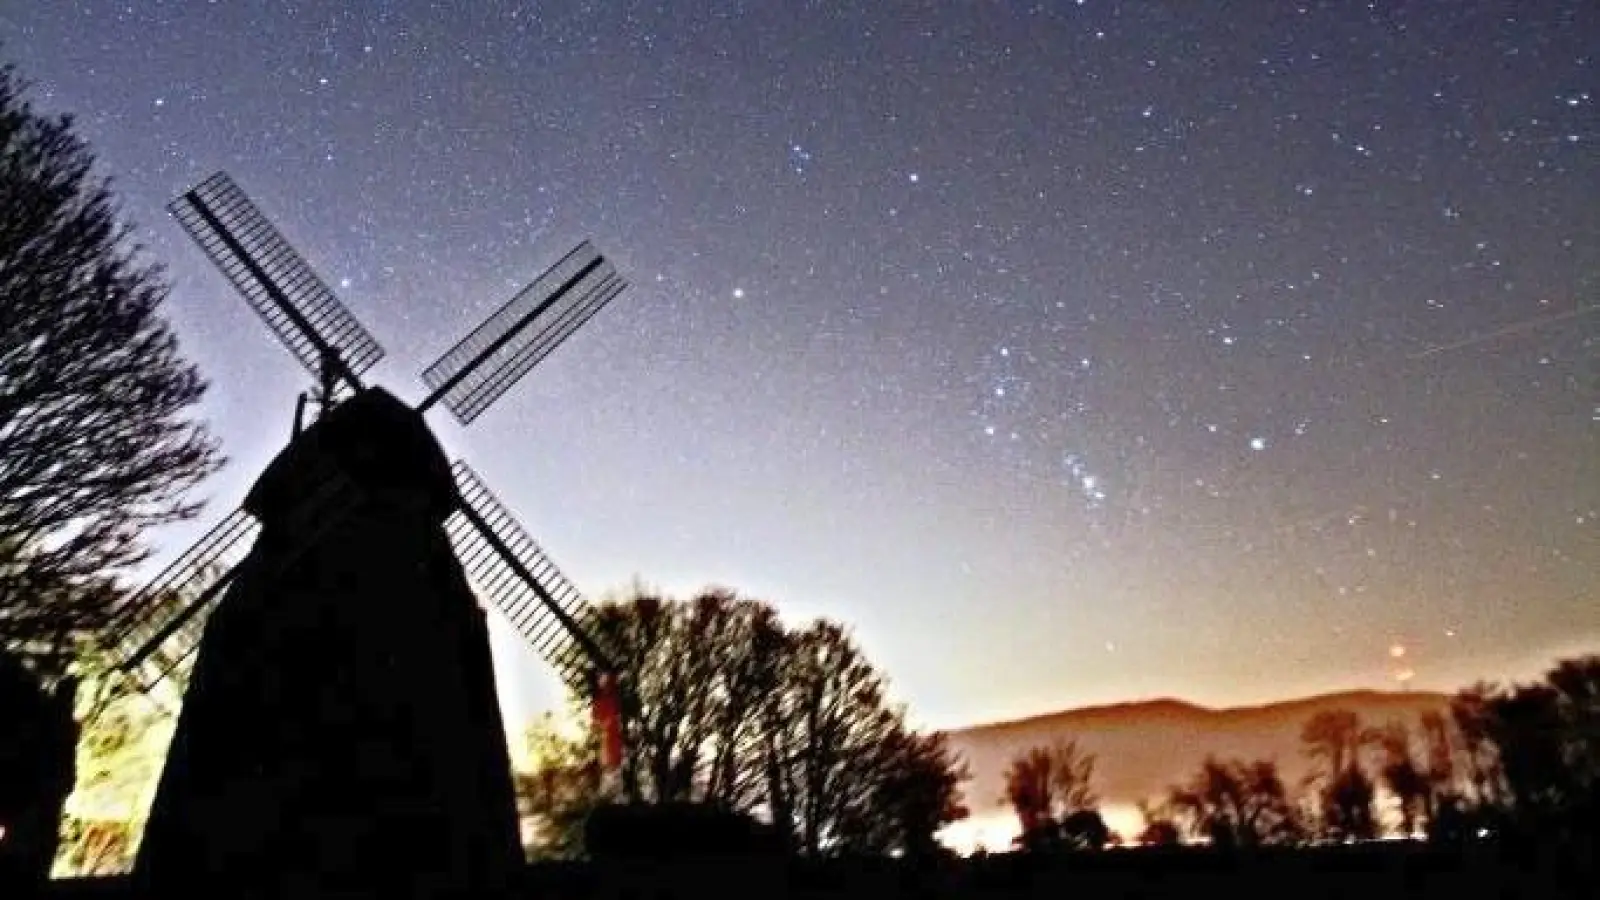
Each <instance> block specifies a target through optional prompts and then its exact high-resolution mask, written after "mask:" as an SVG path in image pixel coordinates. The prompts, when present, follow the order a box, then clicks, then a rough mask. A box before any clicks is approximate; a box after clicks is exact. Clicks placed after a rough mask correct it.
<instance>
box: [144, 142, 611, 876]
mask: <svg viewBox="0 0 1600 900" xmlns="http://www.w3.org/2000/svg"><path fill="white" fill-rule="evenodd" d="M169 208H170V209H171V211H172V212H173V214H174V215H175V216H176V218H177V219H178V221H179V223H180V224H181V225H182V226H183V227H184V229H185V230H186V231H187V232H188V233H189V234H190V236H191V237H193V238H194V239H195V240H196V241H197V242H198V243H199V244H200V246H201V248H202V249H203V250H204V251H205V253H206V255H207V256H209V257H210V258H211V260H212V261H213V262H214V263H216V264H217V266H218V267H219V268H220V269H221V270H222V271H223V273H224V274H225V275H227V277H228V279H229V280H230V281H231V282H232V283H233V285H234V286H235V287H236V288H237V289H238V290H239V292H240V293H241V294H242V295H243V296H244V298H245V300H246V302H248V303H249V305H250V306H251V308H252V309H254V310H255V312H256V313H257V314H258V315H259V316H260V317H261V318H262V319H263V320H264V321H265V322H266V324H267V325H268V327H270V328H271V329H272V331H273V332H274V333H275V334H276V335H277V336H278V338H279V339H280V340H281V341H282V342H283V343H284V344H285V345H286V346H287V347H288V349H289V351H290V352H291V353H292V354H293V355H294V356H295V358H296V359H298V360H299V361H300V362H301V364H302V365H304V366H305V367H306V368H307V369H309V370H310V371H311V373H312V374H313V375H314V376H315V377H316V379H317V386H316V388H315V391H314V393H313V394H311V395H310V396H309V397H308V396H307V395H305V394H302V395H301V397H300V400H299V402H298V403H297V407H296V411H295V423H294V429H293V437H292V439H291V441H290V442H289V444H288V446H286V447H285V448H284V449H283V450H282V451H281V452H280V453H279V454H278V455H277V457H276V458H274V459H273V461H272V462H271V463H270V464H269V465H268V466H267V468H266V469H265V471H263V473H262V474H261V475H260V477H259V478H258V480H257V481H256V483H255V485H254V486H253V487H252V488H251V490H250V491H249V493H248V495H247V496H246V498H245V501H244V503H243V504H242V505H241V507H240V508H239V509H238V510H236V511H234V512H233V513H232V514H230V515H228V516H227V517H226V518H224V519H223V520H222V522H220V523H219V524H218V525H217V526H215V527H214V528H213V529H212V530H211V531H210V532H208V533H207V534H206V535H205V536H204V537H202V538H201V539H200V540H199V541H198V542H197V543H196V544H195V545H194V546H193V547H191V548H190V549H189V550H188V551H187V552H185V553H184V554H182V555H181V556H180V557H179V558H178V559H177V560H176V561H175V562H174V563H173V564H172V565H171V566H169V567H168V568H167V569H166V570H165V571H164V572H163V573H161V574H160V575H159V576H158V577H157V578H156V579H155V580H154V581H153V582H152V583H151V584H150V585H149V586H148V587H147V588H146V589H145V590H143V591H141V592H140V593H139V594H138V595H136V596H135V597H134V598H133V599H132V600H131V601H130V602H129V604H128V606H127V611H126V613H125V614H124V615H122V616H121V617H120V618H119V622H118V626H117V628H116V629H115V630H114V633H113V641H112V642H113V645H114V650H113V655H114V658H115V659H116V661H117V666H118V670H119V671H120V672H121V673H122V674H123V676H124V677H125V679H126V682H125V684H126V685H127V686H128V687H129V688H131V689H135V690H142V691H150V690H151V689H152V688H153V687H155V686H156V685H158V684H160V683H161V682H162V681H163V680H164V679H167V678H168V676H170V675H172V674H173V673H174V672H178V671H181V670H186V669H187V670H190V671H189V678H188V679H187V682H188V687H187V689H186V692H185V695H184V703H183V709H182V713H181V715H180V718H179V721H178V727H177V731H176V734H175V737H174V739H173V744H172V749H171V751H170V752H169V754H168V757H167V762H166V765H165V767H164V769H163V772H162V776H161V783H160V786H159V787H158V790H157V795H156V798H155V802H154V803H153V805H152V808H151V814H150V820H149V824H148V826H147V828H146V835H145V840H144V844H143V845H142V846H141V848H140V851H139V858H138V861H137V862H136V866H135V868H136V875H138V877H139V878H140V879H141V880H142V882H143V883H144V885H145V887H147V888H148V889H150V890H152V891H156V892H160V893H164V892H166V891H169V890H175V889H180V888H181V889H194V888H198V889H201V890H207V889H209V890H212V891H225V892H227V893H232V894H237V893H238V892H239V891H240V890H241V889H242V888H243V886H244V885H254V886H256V888H257V889H258V890H259V895H261V896H275V895H288V894H293V895H294V896H315V895H318V894H322V893H328V892H338V891H356V892H358V893H372V892H379V893H384V894H385V895H389V894H393V895H396V896H434V895H443V894H445V893H448V894H454V893H456V892H462V893H472V892H474V891H493V890H496V889H498V887H500V886H503V885H504V884H505V883H506V880H507V879H508V878H509V877H510V873H511V872H512V870H513V869H514V868H515V867H516V866H517V865H519V864H520V860H521V851H520V847H519V845H518V841H517V827H516V818H515V806H514V803H515V801H514V797H513V794H512V790H511V783H510V772H509V768H510V766H509V758H508V755H507V752H506V747H505V737H504V730H503V723H502V722H501V719H500V713H499V708H498V704H497V700H496V696H495V688H494V681H493V673H492V669H491V664H490V656H489V647H488V632H487V628H486V624H485V620H484V618H483V612H482V610H481V609H480V608H479V607H478V604H477V601H476V599H475V598H474V594H473V592H472V590H471V589H470V588H469V586H468V582H469V581H470V582H472V583H474V584H475V585H476V586H477V592H476V595H477V596H478V597H484V598H487V599H488V600H489V601H490V602H491V603H492V604H494V605H495V606H497V607H499V608H500V610H501V611H502V612H503V613H504V614H505V615H506V617H507V618H508V619H509V620H510V622H511V624H512V626H513V627H514V628H516V629H517V631H518V632H519V633H521V634H522V635H523V636H524V637H525V638H526V639H527V640H528V641H529V643H530V644H531V645H532V646H533V647H534V649H535V650H536V651H537V652H539V653H540V654H541V655H542V656H544V657H545V658H546V659H547V660H548V661H549V662H550V663H551V664H552V665H553V666H554V667H555V668H556V669H557V671H558V673H559V674H560V675H561V677H562V679H563V680H564V681H566V682H567V683H568V684H569V685H572V686H575V687H576V686H579V685H582V684H583V683H584V682H585V681H586V680H588V679H591V678H595V677H597V675H599V676H601V677H603V678H604V679H605V680H606V681H607V682H609V683H613V684H614V676H613V674H612V673H614V668H613V666H612V665H611V663H610V661H609V658H608V656H607V654H606V652H605V651H604V650H603V649H602V648H601V647H600V646H599V645H598V644H597V643H596V641H595V639H594V638H593V637H592V636H591V629H590V628H589V627H588V624H587V621H586V620H587V617H588V616H589V614H590V612H589V607H588V606H587V604H586V603H585V601H584V600H583V597H582V596H581V594H580V593H579V592H578V590H577V589H576V588H575V587H574V586H573V585H572V583H571V582H570V581H568V580H567V579H566V577H565V576H563V575H562V574H561V572H560V570H559V569H557V568H556V566H555V564H554V563H553V562H551V560H550V559H549V557H548V556H546V555H545V553H544V551H543V550H542V549H540V547H539V546H538V544H537V543H535V542H534V540H533V539H532V538H531V537H529V536H528V534H527V533H526V532H525V531H524V530H523V529H522V527H521V526H520V525H519V524H518V523H517V521H516V519H515V518H514V517H513V516H512V515H511V513H510V511H509V510H507V509H506V508H505V506H504V505H503V504H501V503H500V501H499V500H498V499H496V498H495V497H494V495H493V494H492V493H491V492H490V491H489V489H488V488H487V486H485V485H484V483H483V481H482V480H481V479H480V478H479V477H478V476H477V475H476V473H474V472H473V471H472V469H471V468H470V467H469V466H468V465H467V464H466V463H464V462H462V461H460V460H456V461H455V462H453V463H452V462H448V461H447V459H446V457H445V455H444V452H443V450H442V448H441V447H440V445H439V443H438V441H437V440H436V439H435V438H434V436H433V435H432V433H431V432H430V431H429V429H428V427H427V425H426V423H425V422H424V421H423V413H425V412H427V411H428V410H429V409H431V408H432V407H433V406H435V405H437V404H440V403H443V404H444V405H445V406H446V407H448V408H449V409H450V411H451V412H452V413H453V414H454V415H455V416H456V418H457V419H458V420H459V421H460V422H461V423H462V424H468V423H470V422H472V421H473V420H474V419H476V418H477V417H478V416H479V415H480V414H481V413H482V412H483V411H484V410H485V409H487V408H488V407H489V406H490V405H491V404H493V403H494V402H495V401H496V400H497V399H498V398H499V397H500V396H502V395H503V394H504V393H505V392H506V391H507V390H508V389H509V388H510V387H511V386H512V385H513V384H515V383H516V382H517V380H519V379H520V378H521V377H522V376H523V375H525V374H526V373H527V372H528V371H529V370H530V369H532V368H533V366H535V365H536V364H538V362H539V361H540V360H542V359H543V358H544V357H546V356H548V355H549V354H550V353H551V352H552V351H553V350H554V349H555V348H556V347H557V346H559V345H560V344H561V342H562V341H564V340H565V339H566V338H567V337H569V336H570V335H571V334H572V333H573V332H574V331H576V330H577V329H578V328H579V327H581V326H582V325H583V324H584V323H585V322H587V321H588V320H589V318H591V317H592V316H593V315H594V314H595V313H597V312H598V311H599V310H600V309H601V308H602V307H604V306H605V305H606V304H607V303H608V302H609V301H610V300H611V299H613V298H614V297H616V296H617V294H619V293H620V292H621V291H622V290H623V288H624V287H625V283H624V281H623V280H622V279H621V278H620V277H619V276H618V275H617V273H616V271H615V269H614V268H613V267H612V266H611V265H610V264H609V263H608V262H607V261H606V260H605V259H604V258H603V257H602V256H601V255H600V254H599V253H598V252H597V251H595V249H594V248H593V247H592V246H590V245H589V244H588V243H587V242H585V243H582V244H580V245H579V246H578V247H577V248H576V249H574V250H573V251H572V252H570V253H568V254H567V255H566V256H565V257H563V258H562V259H561V260H560V261H558V262H557V263H556V264H555V265H553V266H552V267H550V269H548V270H547V271H545V272H544V273H543V274H542V275H540V276H539V277H538V278H537V279H535V280H534V281H533V282H532V283H531V284H530V285H528V286H527V287H526V288H525V289H524V290H522V291H521V292H519V293H518V294H517V295H516V296H514V297H513V298H512V299H511V300H510V301H508V302H507V303H506V304H505V305H504V306H503V307H501V308H500V309H499V310H498V311H496V312H495V313H494V314H492V315H491V316H489V317H488V318H487V319H486V320H485V321H484V322H483V323H482V324H481V325H479V326H478V328H476V329H475V330H474V331H473V332H472V333H471V334H469V335H467V337H466V338H464V339H462V340H461V341H460V342H459V343H457V344H456V345H455V346H454V347H452V348H451V349H450V350H449V351H448V352H447V353H445V354H444V355H443V356H442V357H440V358H439V360H438V361H437V362H435V363H434V364H433V365H431V366H429V367H428V368H427V369H426V370H425V371H424V372H423V381H424V382H425V384H426V385H427V386H428V387H429V388H430V393H429V394H428V395H427V397H426V399H424V400H423V401H422V402H421V403H419V404H417V405H416V407H414V408H413V407H408V406H407V405H406V404H404V403H402V402H401V401H400V400H398V399H397V398H395V396H394V395H392V394H391V393H389V392H388V391H385V390H384V389H382V388H379V387H375V386H368V385H364V384H363V383H362V380H361V378H362V376H363V375H364V374H365V372H366V371H367V370H368V369H370V368H371V366H372V365H373V364H374V363H376V362H377V361H378V360H379V359H380V358H381V357H382V356H383V349H382V348H381V347H380V346H379V345H378V343H377V341H376V340H375V339H374V338H373V337H372V336H371V335H370V334H369V333H368V332H367V331H366V329H365V328H363V327H362V326H361V324H360V323H359V322H357V321H356V319H355V318H354V316H352V315H351V314H350V313H349V311H348V310H347V309H345V307H344V306H343V305H342V304H341V303H340V302H339V301H338V299H337V298H336V297H335V296H334V294H333V292H332V291H331V290H329V288H328V287H327V286H326V284H324V283H323V282H322V280H321V279H320V278H318V277H317V275H316V274H315V273H314V272H313V271H312V270H311V268H310V266H309V265H308V264H307V263H306V262H305V261H304V260H303V259H302V258H301V257H300V256H299V255H298V254H297V253H296V252H295V251H294V250H293V249H292V248H291V247H290V246H289V244H288V243H287V242H286V241H285V240H284V239H283V238H282V236H281V235H279V233H278V232H277V230H276V229H274V228H273V226H272V225H271V223H269V222H268V221H267V219H266V218H265V216H263V215H262V214H261V213H260V212H259V211H258V210H257V209H256V208H255V206H254V205H253V204H252V203H251V202H250V200H249V199H248V198H247V197H246V196H245V194H244V193H243V192H242V191H241V190H240V189H239V188H238V187H237V186H236V185H235V184H234V183H233V182H232V180H231V179H229V178H228V177H227V175H225V174H223V173H218V174H216V175H214V176H212V177H210V178H208V179H206V180H205V181H203V182H201V183H200V184H199V185H197V186H196V187H194V188H193V189H192V190H190V191H188V192H186V193H184V194H183V195H181V196H180V197H178V198H177V199H176V200H174V201H173V203H172V204H171V206H170V207H169ZM308 402H309V403H310V404H311V405H313V406H314V407H315V409H316V416H315V420H314V421H313V422H312V423H310V424H309V425H307V424H306V423H305V422H304V413H305V410H306V407H307V405H308ZM246 548H248V552H246ZM341 895H342V894H341Z"/></svg>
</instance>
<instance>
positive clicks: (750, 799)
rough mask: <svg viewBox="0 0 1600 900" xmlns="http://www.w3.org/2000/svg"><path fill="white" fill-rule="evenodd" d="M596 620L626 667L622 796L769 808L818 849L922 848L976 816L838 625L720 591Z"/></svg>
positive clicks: (949, 763) (635, 601)
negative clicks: (801, 618) (790, 617)
mask: <svg viewBox="0 0 1600 900" xmlns="http://www.w3.org/2000/svg"><path fill="white" fill-rule="evenodd" d="M593 621H594V623H595V626H596V632H597V636H598V638H599V639H600V640H601V642H602V643H603V644H605V645H606V646H607V647H608V648H610V649H611V650H612V652H613V654H614V655H615V657H616V659H617V661H618V663H619V667H620V668H621V670H622V672H621V675H622V678H621V682H622V691H623V695H624V702H623V705H624V708H625V709H626V711H627V713H628V714H627V716H626V722H625V727H624V744H625V753H624V756H623V764H622V772H621V776H622V777H621V782H622V794H623V796H622V799H623V800H624V801H625V802H628V803H633V804H638V803H647V804H683V803H693V804H700V805H705V806H708V807H715V808H717V809H721V810H724V811H727V812H730V813H746V812H750V811H752V810H755V809H756V808H758V807H760V808H761V809H762V811H763V812H764V814H765V815H766V816H767V817H769V818H770V820H771V822H772V824H773V826H774V828H775V830H776V832H777V834H778V835H779V836H780V837H782V838H783V839H785V840H787V841H788V842H789V845H790V846H791V847H792V848H793V849H795V850H797V851H798V852H802V853H807V854H827V853H836V852H871V853H881V852H887V851H890V850H901V851H903V852H907V853H917V852H925V851H928V850H929V849H930V847H931V846H932V843H933V839H932V834H933V833H934V832H935V831H937V830H938V828H939V827H942V826H943V825H944V824H946V823H948V822H949V821H952V820H953V819H954V818H957V817H959V816H960V815H964V814H965V810H964V809H963V808H962V806H961V804H960V794H959V790H958V787H957V786H958V785H959V783H960V782H961V781H962V780H964V779H965V777H966V772H965V770H964V769H963V768H962V767H961V766H960V765H959V764H958V763H957V762H956V761H955V760H954V759H953V758H952V757H951V755H950V753H949V749H948V745H947V744H946V743H945V740H944V738H943V737H942V736H939V735H919V734H916V733H914V732H913V731H911V730H910V729H909V728H908V727H907V726H906V724H905V717H904V714H903V712H902V710H900V709H899V708H896V707H891V706H890V705H889V704H888V702H887V699H886V696H885V681H884V678H883V676H882V675H881V674H880V673H879V672H878V671H877V670H876V669H875V668H874V667H873V666H872V665H871V663H870V662H868V661H867V659H866V658H865V656H864V655H863V654H862V653H861V651H860V649H859V648H858V647H857V646H856V644H855V643H854V641H853V640H852V639H851V638H850V636H849V635H848V633H847V632H846V631H845V630H844V629H843V628H841V627H840V626H838V625H836V624H833V623H830V622H825V621H819V622H816V623H813V624H812V625H811V626H809V627H807V628H805V629H804V630H799V631H792V630H788V629H786V628H784V627H783V626H782V625H781V623H780V622H779V621H778V618H777V615H776V613H775V611H774V610H773V609H772V608H771V607H770V606H768V605H766V604H764V603H760V602H757V601H754V600H750V599H744V598H739V597H738V596H736V595H735V594H733V593H732V592H730V591H724V590H709V591H705V592H702V593H701V594H700V595H698V596H696V597H695V598H694V599H693V600H691V601H689V602H687V603H680V602H675V601H671V600H668V599H664V598H661V597H658V596H656V595H654V594H652V593H650V592H647V591H641V590H638V589H636V590H635V594H634V596H633V597H632V598H631V599H629V600H626V601H623V602H612V603H607V604H604V605H602V606H601V607H600V608H599V609H598V610H597V611H596V613H595V615H594V617H593Z"/></svg>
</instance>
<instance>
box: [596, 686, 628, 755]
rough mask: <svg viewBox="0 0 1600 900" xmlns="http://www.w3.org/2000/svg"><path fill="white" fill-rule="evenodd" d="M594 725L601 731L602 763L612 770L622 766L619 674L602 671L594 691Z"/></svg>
mask: <svg viewBox="0 0 1600 900" xmlns="http://www.w3.org/2000/svg"><path fill="white" fill-rule="evenodd" d="M594 726H595V728H597V729H599V731H600V765H601V766H602V767H603V768H605V769H607V770H610V771H616V770H617V769H619V768H621V767H622V707H621V704H620V703H619V699H618V696H617V676H616V675H615V674H613V673H611V672H602V673H600V678H599V680H598V682H597V684H596V685H595V692H594Z"/></svg>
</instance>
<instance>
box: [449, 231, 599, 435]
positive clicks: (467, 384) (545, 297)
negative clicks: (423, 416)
mask: <svg viewBox="0 0 1600 900" xmlns="http://www.w3.org/2000/svg"><path fill="white" fill-rule="evenodd" d="M625 287H627V282H626V281H624V280H623V279H622V277H621V276H619V275H618V274H617V271H616V269H615V268H614V267H613V266H612V265H611V263H609V262H607V261H606V259H605V257H603V256H601V255H600V253H599V251H597V250H595V248H594V247H593V246H592V245H591V244H590V243H589V242H588V241H585V242H583V243H582V244H579V245H578V246H577V248H575V249H574V250H573V251H572V252H570V253H568V254H567V255H566V256H564V257H562V258H561V260H560V261H559V262H557V263H556V264H555V265H553V266H551V267H550V268H549V269H547V270H545V272H544V274H542V275H540V276H539V277H538V278H536V279H534V281H533V283H532V284H530V285H528V286H527V287H526V288H523V289H522V291H520V292H519V293H518V294H517V295H516V296H515V297H512V298H511V300H510V301H509V302H507V303H506V305H505V306H502V307H501V308H500V309H499V310H497V311H496V312H495V313H494V314H493V315H491V316H490V317H489V318H487V319H485V320H484V322H483V324H482V325H479V326H478V327H477V328H476V329H475V330H474V331H473V332H472V333H471V334H469V335H467V336H466V337H465V338H463V339H462V340H461V342H460V343H458V344H456V345H455V346H454V347H452V348H450V350H449V351H448V352H446V353H445V354H444V355H443V356H441V357H439V360H438V361H437V362H435V363H434V364H433V365H431V366H429V367H428V368H427V370H426V371H424V372H423V373H422V380H423V381H424V382H425V383H427V385H428V387H429V388H431V389H432V391H433V393H432V394H431V395H430V396H429V397H428V399H427V400H425V401H423V402H422V404H421V405H419V406H418V409H419V410H423V411H426V410H427V409H428V408H429V407H431V406H432V405H433V404H434V403H436V402H438V401H440V400H443V401H444V404H445V405H446V406H448V407H449V408H450V411H451V412H452V413H454V414H455V417H456V419H458V420H459V421H460V422H461V424H463V425H466V424H468V423H470V422H471V421H472V420H473V419H476V418H477V417H478V415H479V414H480V413H482V412H483V411H484V410H485V409H487V408H488V407H489V405H490V404H492V403H494V401H495V400H497V399H499V397H500V395H501V394H504V393H505V392H506V390H507V389H509V388H510V387H511V386H512V385H513V384H516V382H517V380H518V379H520V378H521V377H522V376H523V375H525V374H527V372H528V370H529V369H532V368H533V367H534V366H535V365H538V363H539V361H540V360H542V359H544V358H545V357H546V356H549V355H550V353H551V351H553V350H555V349H556V347H558V346H560V345H561V342H562V341H565V340H566V339H567V338H568V337H570V336H571V335H572V333H573V332H574V331H577V330H578V328H580V327H581V326H582V325H583V323H585V322H587V321H589V319H590V318H592V317H593V316H594V314H595V313H597V312H599V311H600V309H601V308H602V307H604V306H605V305H606V304H607V303H609V302H611V299H612V298H613V297H615V296H617V295H618V294H620V293H622V290H623V288H625Z"/></svg>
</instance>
